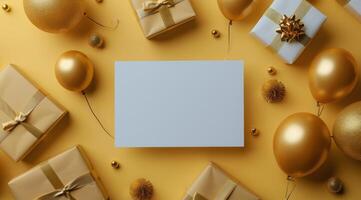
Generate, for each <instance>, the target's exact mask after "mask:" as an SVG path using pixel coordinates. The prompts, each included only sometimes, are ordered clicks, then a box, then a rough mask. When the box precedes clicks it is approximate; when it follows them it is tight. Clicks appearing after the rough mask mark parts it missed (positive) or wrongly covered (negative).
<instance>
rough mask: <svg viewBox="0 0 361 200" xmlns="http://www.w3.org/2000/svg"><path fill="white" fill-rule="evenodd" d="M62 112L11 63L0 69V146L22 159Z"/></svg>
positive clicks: (13, 157)
mask: <svg viewBox="0 0 361 200" xmlns="http://www.w3.org/2000/svg"><path fill="white" fill-rule="evenodd" d="M65 114H66V111H65V110H64V109H63V108H62V107H60V106H59V105H58V104H56V103H54V102H53V101H52V100H50V99H49V98H48V97H47V96H46V95H45V94H44V93H42V92H41V91H40V90H39V89H38V88H36V87H35V86H34V85H33V84H32V83H31V82H30V81H29V80H27V79H26V78H25V77H24V76H22V75H21V74H20V73H19V72H18V71H17V70H16V68H15V67H14V66H12V65H8V66H6V67H5V68H4V69H2V70H1V72H0V125H1V128H0V148H1V149H2V150H3V151H4V152H6V153H7V154H8V155H9V156H10V157H11V158H12V159H13V160H15V161H19V160H21V159H23V158H24V157H25V156H26V155H27V154H28V153H29V152H30V151H31V150H32V149H33V148H34V147H35V146H36V145H37V144H38V143H39V142H40V141H41V140H42V139H43V138H44V137H45V136H46V135H47V134H48V133H49V131H50V130H51V128H53V127H54V126H55V125H56V124H57V123H58V122H59V121H60V120H61V119H62V118H63V116H64V115H65Z"/></svg>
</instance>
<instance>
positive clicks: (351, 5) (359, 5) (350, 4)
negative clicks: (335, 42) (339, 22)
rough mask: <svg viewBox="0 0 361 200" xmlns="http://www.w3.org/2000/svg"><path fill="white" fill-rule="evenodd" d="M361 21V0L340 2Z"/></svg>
mask: <svg viewBox="0 0 361 200" xmlns="http://www.w3.org/2000/svg"><path fill="white" fill-rule="evenodd" d="M338 1H339V2H340V3H341V5H343V6H345V7H346V8H347V9H348V10H349V11H351V13H352V14H354V15H355V16H356V17H357V19H358V20H360V21H361V0H338Z"/></svg>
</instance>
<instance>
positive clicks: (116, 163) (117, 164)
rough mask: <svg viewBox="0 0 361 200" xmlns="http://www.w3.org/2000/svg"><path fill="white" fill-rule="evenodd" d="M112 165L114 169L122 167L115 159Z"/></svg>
mask: <svg viewBox="0 0 361 200" xmlns="http://www.w3.org/2000/svg"><path fill="white" fill-rule="evenodd" d="M111 165H112V167H113V168H114V169H119V168H120V164H119V163H118V162H117V161H115V160H113V161H112V162H111Z"/></svg>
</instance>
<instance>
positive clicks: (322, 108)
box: [317, 102, 325, 117]
mask: <svg viewBox="0 0 361 200" xmlns="http://www.w3.org/2000/svg"><path fill="white" fill-rule="evenodd" d="M324 108H325V105H323V104H321V103H320V102H317V116H318V117H321V115H322V112H323V110H324Z"/></svg>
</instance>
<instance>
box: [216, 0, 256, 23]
mask: <svg viewBox="0 0 361 200" xmlns="http://www.w3.org/2000/svg"><path fill="white" fill-rule="evenodd" d="M218 7H219V9H220V10H221V12H222V13H223V15H224V16H225V17H226V18H227V19H229V20H231V21H237V20H241V19H243V18H244V17H246V16H247V15H248V14H249V13H250V12H251V11H252V7H253V0H218Z"/></svg>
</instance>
